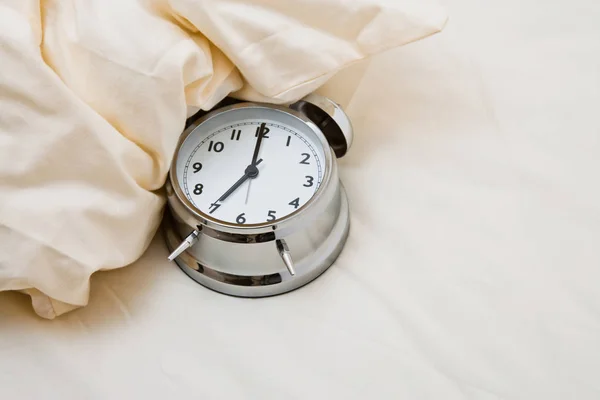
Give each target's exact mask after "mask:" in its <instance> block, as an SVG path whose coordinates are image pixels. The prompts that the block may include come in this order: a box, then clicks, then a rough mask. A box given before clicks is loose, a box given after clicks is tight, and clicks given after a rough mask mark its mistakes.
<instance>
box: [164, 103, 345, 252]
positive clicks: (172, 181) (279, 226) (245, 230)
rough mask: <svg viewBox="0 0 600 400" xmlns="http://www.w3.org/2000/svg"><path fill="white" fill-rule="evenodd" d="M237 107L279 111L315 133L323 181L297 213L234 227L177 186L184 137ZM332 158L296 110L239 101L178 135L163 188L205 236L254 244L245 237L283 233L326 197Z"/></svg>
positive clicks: (322, 138)
mask: <svg viewBox="0 0 600 400" xmlns="http://www.w3.org/2000/svg"><path fill="white" fill-rule="evenodd" d="M241 108H256V109H262V110H269V111H272V110H278V111H280V112H283V113H285V114H288V115H289V116H292V117H294V118H296V119H298V120H300V122H301V123H303V124H304V125H306V126H307V127H308V128H310V130H311V131H312V132H313V133H314V134H315V136H316V138H317V139H318V141H319V145H321V147H322V150H323V154H324V156H325V162H324V168H323V169H324V171H323V179H322V180H321V184H320V186H319V188H318V189H317V191H316V192H315V193H314V194H313V196H312V197H311V198H310V199H309V200H308V201H307V202H306V203H305V204H303V205H302V206H301V207H299V208H298V209H297V210H294V211H293V212H291V213H289V214H287V215H285V216H283V217H280V218H278V219H276V220H273V221H268V222H264V223H258V224H237V223H232V222H227V221H223V220H220V219H218V218H215V217H213V216H211V215H209V214H206V213H204V212H202V211H201V210H200V209H198V208H197V207H196V206H195V205H194V204H192V202H191V201H190V200H189V199H188V198H187V196H186V195H185V193H184V192H183V190H182V188H181V186H180V185H179V181H178V179H177V176H178V174H177V160H178V158H179V153H180V150H181V148H182V144H183V143H184V141H185V140H186V139H187V138H188V136H189V135H191V134H192V133H193V132H194V131H195V130H196V129H199V128H201V125H202V124H203V123H205V122H207V121H208V120H210V119H213V118H216V117H218V116H220V115H222V114H225V113H228V112H230V111H233V110H237V109H241ZM334 158H335V155H334V153H333V151H332V149H331V147H330V145H329V143H328V141H327V139H326V138H325V135H324V134H323V132H322V131H321V130H320V129H319V127H318V126H317V125H316V124H315V123H314V122H312V121H311V120H310V119H308V117H306V116H305V115H304V114H302V113H300V112H298V111H296V110H293V109H290V108H288V107H286V106H281V105H276V104H263V103H257V102H243V103H238V104H233V105H229V106H225V107H221V108H219V109H216V110H213V111H211V112H208V113H207V114H205V115H203V116H202V117H200V118H198V119H197V120H196V121H194V122H192V123H191V124H190V125H189V126H188V127H187V128H186V129H185V130H184V131H183V133H182V134H181V136H180V138H179V141H178V142H177V147H176V150H175V153H174V155H173V159H172V163H171V168H170V170H169V182H168V183H169V185H168V186H167V194H168V201H169V202H171V204H172V205H174V204H173V201H175V202H176V201H178V202H180V203H181V204H182V205H183V206H184V208H185V209H186V211H187V212H188V213H189V214H191V216H192V217H193V218H194V219H195V220H196V222H197V223H196V224H195V225H196V226H199V225H202V226H203V227H206V228H209V229H208V230H205V233H207V234H209V235H210V236H214V237H220V236H222V235H220V234H219V233H220V232H223V233H226V234H231V235H226V236H227V237H226V238H224V237H220V238H222V239H225V240H227V241H234V242H252V241H254V240H248V239H247V236H255V237H256V236H259V238H258V240H256V241H263V240H261V239H260V235H264V234H268V233H269V232H271V233H272V232H274V231H277V230H279V231H281V230H285V229H286V228H291V227H293V226H294V225H296V224H298V222H300V221H301V220H302V219H303V217H305V216H306V214H308V213H309V212H310V210H311V209H312V208H314V207H313V206H314V205H315V204H318V203H319V201H320V200H321V199H322V198H323V197H327V195H326V194H327V192H328V190H327V189H328V188H329V186H330V183H331V181H332V176H333V175H336V174H334V172H335V163H334ZM335 179H337V176H336V177H335ZM237 235H242V237H238V238H236V236H237ZM264 240H266V241H269V240H273V238H270V237H264Z"/></svg>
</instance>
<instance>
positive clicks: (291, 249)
mask: <svg viewBox="0 0 600 400" xmlns="http://www.w3.org/2000/svg"><path fill="white" fill-rule="evenodd" d="M352 137H353V131H352V125H351V123H350V120H349V118H348V116H347V115H346V113H345V112H344V111H343V110H342V108H341V107H340V106H339V105H338V104H337V103H335V102H334V101H332V100H331V99H329V98H327V97H324V96H321V95H317V94H314V93H313V94H310V95H308V96H306V97H304V98H303V99H301V100H300V101H297V102H295V103H293V104H291V105H289V106H283V105H275V104H263V103H257V102H244V101H237V100H233V99H226V100H225V101H224V102H223V103H220V104H219V105H218V106H216V107H215V108H213V109H212V110H210V111H209V112H203V113H201V114H198V115H196V116H195V117H194V118H192V119H191V120H190V121H188V123H187V127H186V128H185V130H184V132H183V134H182V135H181V138H180V140H179V142H178V144H177V147H176V151H175V154H174V158H173V162H172V165H171V167H170V170H169V175H168V178H167V182H166V185H165V188H166V193H167V207H166V210H165V214H164V219H163V232H164V237H165V240H166V245H167V247H168V249H169V251H170V252H171V254H170V255H169V257H168V259H169V260H171V261H175V262H176V263H177V265H178V266H179V267H180V268H181V269H182V270H183V271H184V272H185V273H186V274H187V275H188V276H189V277H191V278H192V279H194V280H195V281H196V282H198V283H200V284H201V285H203V286H205V287H207V288H209V289H213V290H215V291H217V292H220V293H224V294H229V295H233V296H240V297H265V296H272V295H277V294H282V293H286V292H289V291H291V290H294V289H297V288H299V287H301V286H303V285H305V284H307V283H309V282H311V281H312V280H314V279H315V278H317V277H318V276H320V275H321V274H322V273H323V272H324V271H326V270H327V269H328V268H329V267H330V266H331V265H332V264H333V262H334V261H335V260H336V259H337V257H338V256H339V254H340V253H341V251H342V249H343V247H344V244H345V242H346V239H347V236H348V232H349V226H350V218H349V207H348V199H347V196H346V192H345V190H344V187H343V185H342V183H341V182H340V178H339V175H338V164H337V158H340V157H343V156H344V155H345V154H346V152H347V151H348V149H349V148H350V146H351V144H352Z"/></svg>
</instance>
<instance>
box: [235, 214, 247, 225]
mask: <svg viewBox="0 0 600 400" xmlns="http://www.w3.org/2000/svg"><path fill="white" fill-rule="evenodd" d="M245 214H246V213H241V214H240V215H238V216H237V218H236V219H235V222H237V223H238V224H243V223H245V222H246V218H244V215H245Z"/></svg>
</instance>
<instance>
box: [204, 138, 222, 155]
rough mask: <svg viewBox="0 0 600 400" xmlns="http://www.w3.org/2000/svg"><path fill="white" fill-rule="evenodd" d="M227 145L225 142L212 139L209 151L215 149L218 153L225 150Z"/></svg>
mask: <svg viewBox="0 0 600 400" xmlns="http://www.w3.org/2000/svg"><path fill="white" fill-rule="evenodd" d="M224 147H225V145H224V144H223V142H217V143H215V142H213V141H212V140H211V141H210V143H209V144H208V151H213V149H214V151H215V152H217V153H220V152H222V151H223V148H224Z"/></svg>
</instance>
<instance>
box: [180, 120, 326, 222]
mask: <svg viewBox="0 0 600 400" xmlns="http://www.w3.org/2000/svg"><path fill="white" fill-rule="evenodd" d="M260 111H261V112H260V113H257V112H256V110H255V111H254V113H251V114H249V113H248V110H239V111H238V110H235V109H234V110H231V111H228V112H225V113H223V114H220V115H219V116H218V117H217V118H216V119H215V120H214V121H211V120H208V121H209V122H210V123H203V124H200V125H199V126H198V127H197V128H196V129H195V130H194V131H193V132H192V133H191V134H190V135H189V136H188V137H187V138H186V140H185V141H184V143H183V145H182V148H181V150H180V152H179V157H178V159H177V175H178V181H179V184H180V187H181V189H182V192H183V193H184V195H185V196H186V197H187V198H188V200H189V201H190V202H191V203H192V204H193V205H194V206H195V207H196V208H197V209H198V210H200V211H201V212H202V213H204V214H206V215H208V216H210V217H212V218H214V219H216V220H220V221H224V222H226V223H231V224H239V225H245V224H264V223H271V222H272V221H275V220H279V219H281V218H284V217H285V216H287V215H289V214H291V213H293V212H295V211H296V210H298V209H300V208H301V207H302V206H303V205H304V204H306V203H307V202H308V201H309V200H310V199H311V198H312V197H313V195H314V194H315V193H316V191H317V190H318V188H319V186H320V184H321V182H322V180H323V177H324V174H325V165H326V163H325V155H324V150H323V148H322V145H321V142H320V141H319V140H318V138H317V136H316V135H315V133H314V132H313V131H312V130H311V129H310V128H309V127H308V126H302V125H301V124H298V123H294V124H290V123H286V122H290V121H286V118H282V115H286V116H287V114H284V113H282V112H281V111H275V110H272V111H271V112H267V110H264V109H261V110H260ZM288 117H289V116H288ZM259 132H260V133H261V136H262V138H261V140H260V143H259V137H258V136H259ZM256 150H257V153H256V155H255V151H256Z"/></svg>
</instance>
